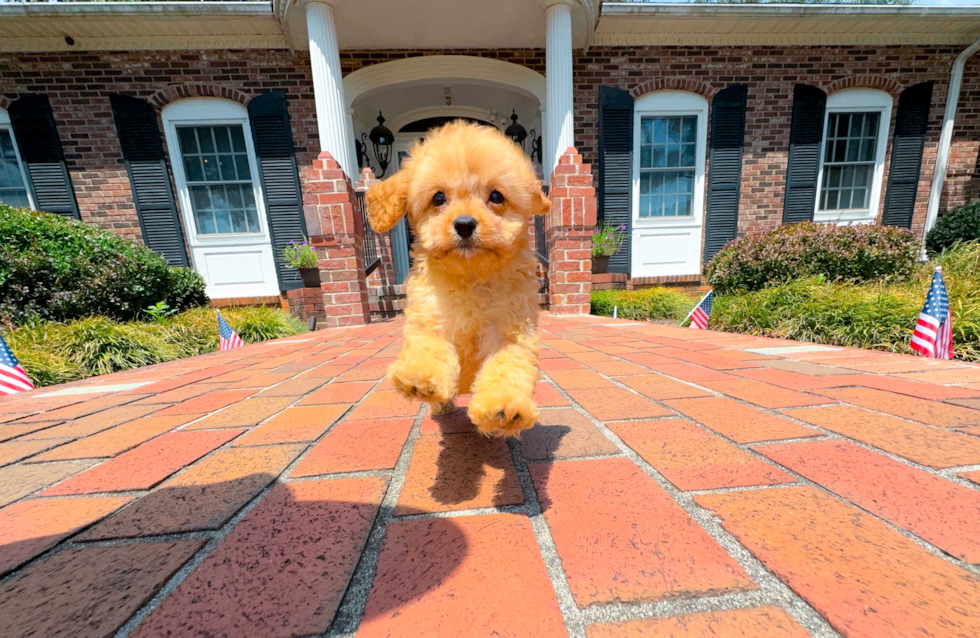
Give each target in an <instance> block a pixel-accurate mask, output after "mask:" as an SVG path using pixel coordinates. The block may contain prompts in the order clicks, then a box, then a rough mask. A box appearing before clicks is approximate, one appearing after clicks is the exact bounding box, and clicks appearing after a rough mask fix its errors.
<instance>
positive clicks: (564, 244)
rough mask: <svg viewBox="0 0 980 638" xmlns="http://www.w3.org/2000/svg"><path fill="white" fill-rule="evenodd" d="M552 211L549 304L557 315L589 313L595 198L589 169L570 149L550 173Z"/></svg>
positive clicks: (548, 229)
mask: <svg viewBox="0 0 980 638" xmlns="http://www.w3.org/2000/svg"><path fill="white" fill-rule="evenodd" d="M548 195H549V197H551V212H550V213H549V214H548V216H547V218H546V219H545V236H546V237H547V239H548V261H549V264H548V302H549V305H550V308H549V310H550V311H551V312H552V313H553V314H556V315H587V314H589V306H590V296H591V293H592V250H591V248H590V244H591V243H592V232H593V230H594V229H595V224H596V206H597V202H596V197H595V189H594V188H593V187H592V167H591V165H589V164H583V163H582V156H581V155H579V154H578V151H576V150H575V149H574V148H573V147H571V146H570V147H568V149H567V150H566V151H565V152H564V153H563V154H562V156H561V158H559V160H558V165H557V166H555V170H554V172H553V173H552V174H551V188H550V189H549V191H548Z"/></svg>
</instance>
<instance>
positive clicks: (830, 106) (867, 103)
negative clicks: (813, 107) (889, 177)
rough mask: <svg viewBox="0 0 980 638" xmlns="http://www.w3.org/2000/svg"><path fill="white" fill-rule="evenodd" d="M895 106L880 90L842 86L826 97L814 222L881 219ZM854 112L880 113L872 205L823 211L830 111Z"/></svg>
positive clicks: (864, 221) (851, 221)
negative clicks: (886, 156) (889, 131)
mask: <svg viewBox="0 0 980 638" xmlns="http://www.w3.org/2000/svg"><path fill="white" fill-rule="evenodd" d="M892 105H893V100H892V96H891V95H889V94H888V93H885V92H884V91H880V90H878V89H868V88H853V89H842V90H840V91H835V92H834V93H831V94H830V95H829V96H827V108H826V110H825V112H824V116H823V135H822V137H821V139H820V164H819V167H818V168H817V196H816V200H815V201H814V203H813V220H814V221H816V222H838V223H859V224H860V223H865V224H871V223H874V222H875V220H876V219H877V218H878V213H879V212H881V187H882V182H883V179H884V175H885V152H886V150H887V148H888V130H889V126H890V125H891V117H892ZM851 112H861V113H870V112H877V113H878V114H879V117H878V139H877V141H876V147H875V170H874V177H873V178H872V181H871V195H870V198H869V199H868V204H869V206H868V208H866V209H850V210H832V211H821V210H820V192H821V189H822V188H823V162H824V157H825V156H826V151H827V124H828V122H829V121H830V114H831V113H851Z"/></svg>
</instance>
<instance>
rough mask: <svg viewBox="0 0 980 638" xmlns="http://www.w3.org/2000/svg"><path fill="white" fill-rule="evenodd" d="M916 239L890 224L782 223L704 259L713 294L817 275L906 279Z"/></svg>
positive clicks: (915, 265)
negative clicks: (709, 259)
mask: <svg viewBox="0 0 980 638" xmlns="http://www.w3.org/2000/svg"><path fill="white" fill-rule="evenodd" d="M918 257H919V242H918V240H917V239H916V237H915V235H913V234H912V232H911V231H909V230H906V229H904V228H895V227H892V226H865V225H858V226H837V225H835V224H816V223H813V222H803V223H799V224H785V225H782V226H779V227H778V228H776V229H775V230H772V231H769V232H768V233H763V234H760V235H749V236H746V237H741V238H739V239H736V240H735V241H733V242H732V243H730V244H728V245H727V246H726V247H725V248H723V249H722V250H721V251H720V252H719V253H718V254H717V255H715V257H714V258H713V259H712V260H711V261H710V262H709V263H708V266H707V267H706V269H705V275H706V277H707V279H708V282H709V283H710V284H711V286H712V288H714V290H715V292H717V293H719V294H724V293H734V292H745V291H750V292H751V291H756V290H762V289H763V288H765V287H767V286H773V285H777V284H782V283H785V282H788V281H792V280H794V279H801V278H806V277H812V276H817V275H822V276H824V277H825V278H826V279H827V280H828V281H853V282H869V281H906V280H908V279H909V278H910V277H912V275H913V274H914V273H915V272H916V270H917V269H918V267H919V263H918Z"/></svg>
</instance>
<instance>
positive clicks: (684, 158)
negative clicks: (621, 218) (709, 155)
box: [634, 91, 708, 221]
mask: <svg viewBox="0 0 980 638" xmlns="http://www.w3.org/2000/svg"><path fill="white" fill-rule="evenodd" d="M634 109H635V113H636V116H635V117H636V130H635V132H634V145H635V147H636V156H635V157H636V159H635V165H636V173H635V175H636V177H637V179H638V180H639V190H638V195H639V200H638V202H637V204H638V206H637V209H636V210H637V213H636V217H637V218H638V219H639V220H641V221H642V220H644V219H651V220H652V219H662V218H668V217H689V218H695V217H700V215H701V209H702V204H703V202H702V200H703V196H702V192H703V190H704V188H703V186H704V162H705V141H706V138H707V131H708V101H707V100H706V99H704V98H703V97H701V96H700V95H697V94H695V93H688V92H686V91H655V92H653V93H647V94H646V95H644V96H642V97H640V98H639V99H638V100H637V101H636V104H635V107H634Z"/></svg>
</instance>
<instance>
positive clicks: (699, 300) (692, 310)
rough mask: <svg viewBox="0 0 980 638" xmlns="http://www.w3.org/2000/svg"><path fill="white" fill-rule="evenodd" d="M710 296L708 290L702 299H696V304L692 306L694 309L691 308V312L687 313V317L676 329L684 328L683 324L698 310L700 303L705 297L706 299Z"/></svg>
mask: <svg viewBox="0 0 980 638" xmlns="http://www.w3.org/2000/svg"><path fill="white" fill-rule="evenodd" d="M710 294H711V290H709V291H708V292H706V293H704V297H701V298H700V299H698V302H697V303H696V304H694V307H693V308H691V312H689V313H687V316H686V317H684V320H683V321H681V322H680V323H679V324H677V327H678V328H682V327H683V326H684V324H685V323H687V320H688V319H690V318H691V315H693V314H694V311H695V310H697V309H698V306H700V305H701V302H702V301H704V299H705V297H707V296H708V295H710Z"/></svg>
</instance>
